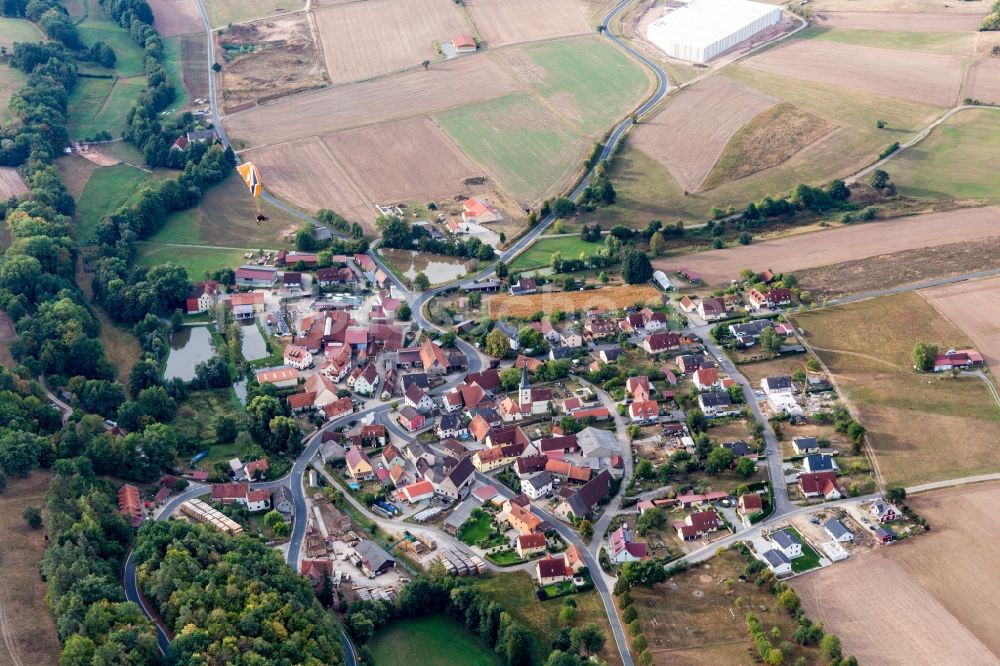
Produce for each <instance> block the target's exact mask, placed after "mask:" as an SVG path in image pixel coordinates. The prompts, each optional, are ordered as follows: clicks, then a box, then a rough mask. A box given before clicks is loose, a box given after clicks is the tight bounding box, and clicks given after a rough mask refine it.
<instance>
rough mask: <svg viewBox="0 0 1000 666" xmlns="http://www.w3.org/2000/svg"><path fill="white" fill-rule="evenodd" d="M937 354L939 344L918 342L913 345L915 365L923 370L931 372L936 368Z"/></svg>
mask: <svg viewBox="0 0 1000 666" xmlns="http://www.w3.org/2000/svg"><path fill="white" fill-rule="evenodd" d="M937 354H938V348H937V345H931V344H928V343H926V342H918V343H917V344H915V345H914V346H913V365H914V366H915V367H916V368H917V370H920V371H921V372H930V371H931V370H933V369H934V358H935V357H936V356H937Z"/></svg>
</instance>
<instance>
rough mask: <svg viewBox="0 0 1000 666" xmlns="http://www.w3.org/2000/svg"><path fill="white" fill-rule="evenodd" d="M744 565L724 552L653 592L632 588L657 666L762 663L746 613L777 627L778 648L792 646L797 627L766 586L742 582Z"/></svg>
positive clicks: (801, 651) (805, 652)
mask: <svg viewBox="0 0 1000 666" xmlns="http://www.w3.org/2000/svg"><path fill="white" fill-rule="evenodd" d="M745 564H746V563H745V561H744V560H743V558H742V556H740V554H739V553H736V552H734V551H731V550H725V551H722V552H721V553H720V554H718V555H716V556H715V557H713V558H712V559H711V560H709V561H708V562H706V563H705V564H701V565H699V566H697V567H694V568H692V569H691V570H690V571H686V572H684V573H682V574H678V575H676V576H674V577H673V578H671V579H670V580H669V581H668V582H667V583H658V584H657V585H656V586H655V587H653V588H652V589H646V588H644V587H634V588H632V591H631V594H632V599H633V602H632V605H633V606H634V607H635V609H636V610H637V611H638V613H639V622H640V623H641V625H642V633H643V636H645V637H646V640H647V641H648V643H649V648H648V649H649V652H650V654H652V655H653V663H654V664H657V665H658V666H666V665H667V664H670V665H674V664H683V665H684V666H701V665H703V664H704V665H705V666H709V665H714V664H754V663H757V662H756V660H755V659H754V657H755V656H756V650H755V649H754V644H753V641H752V639H751V638H750V637H749V636H748V634H747V630H746V624H745V622H744V617H745V615H746V613H747V611H753V613H754V614H755V615H757V617H758V618H759V619H760V621H761V624H762V625H763V626H764V627H766V628H767V631H770V630H771V627H777V628H778V631H779V633H780V634H781V639H780V640H777V641H774V643H775V644H776V645H777V644H778V643H780V642H781V641H782V640H788V641H791V636H792V634H794V633H795V629H796V628H797V626H798V624H797V623H796V622H795V620H793V619H792V617H791V616H790V615H789V614H788V613H786V612H785V611H783V610H782V609H781V607H780V606H779V605H778V604H777V602H776V601H775V598H774V596H772V595H771V594H770V593H769V592H768V591H767V587H766V586H764V587H757V586H756V585H754V584H753V583H749V582H740V580H739V577H740V575H741V574H742V573H743V567H744V566H745ZM737 599H740V601H737ZM796 654H797V655H808V656H813V655H812V651H811V650H808V649H804V648H801V647H799V648H796ZM808 656H807V658H808ZM791 662H792V659H789V660H788V661H787V662H786V663H791ZM809 663H812V662H811V661H810V662H809Z"/></svg>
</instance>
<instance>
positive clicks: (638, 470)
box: [635, 458, 655, 480]
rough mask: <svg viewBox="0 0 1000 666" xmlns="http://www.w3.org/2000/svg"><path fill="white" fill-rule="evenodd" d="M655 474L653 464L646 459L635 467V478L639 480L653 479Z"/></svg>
mask: <svg viewBox="0 0 1000 666" xmlns="http://www.w3.org/2000/svg"><path fill="white" fill-rule="evenodd" d="M654 472H655V470H654V469H653V463H652V462H650V461H649V460H647V459H646V458H643V459H642V460H640V461H639V462H638V463H637V464H636V466H635V476H636V478H637V479H643V480H645V479H651V478H653V473H654Z"/></svg>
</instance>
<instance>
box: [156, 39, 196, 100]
mask: <svg viewBox="0 0 1000 666" xmlns="http://www.w3.org/2000/svg"><path fill="white" fill-rule="evenodd" d="M182 58H183V55H182V53H181V38H180V37H171V38H169V39H164V40H163V66H164V68H165V69H166V70H167V74H169V75H170V78H171V80H172V81H173V82H174V83H175V85H174V89H175V90H176V91H177V93H176V94H175V95H174V101H173V102H172V103H171V104H170V108H171V109H182V108H184V106H185V105H186V104H187V103H188V100H189V99H190V95H189V94H188V89H187V88H186V87H184V85H183V83H184V75H183V71H184V70H183V61H182ZM203 64H204V63H203Z"/></svg>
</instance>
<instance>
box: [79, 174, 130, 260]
mask: <svg viewBox="0 0 1000 666" xmlns="http://www.w3.org/2000/svg"><path fill="white" fill-rule="evenodd" d="M146 178H147V174H146V172H144V171H140V170H139V169H135V168H133V167H130V166H127V165H124V164H119V165H118V166H111V167H101V168H99V169H96V170H95V171H94V172H93V173H91V174H90V178H89V179H88V180H87V184H86V187H84V188H83V192H82V193H81V194H80V196H79V200H78V202H77V203H78V205H77V213H76V218H77V227H76V238H77V240H78V241H79V242H81V243H86V242H89V241H92V240H96V237H97V225H98V223H99V222H100V221H101V218H103V217H104V216H105V215H107V214H108V213H110V212H112V211H114V210H116V209H117V208H118V207H119V206H121V205H122V204H123V203H125V201H126V200H128V198H129V197H130V196H132V194H133V193H134V192H135V191H136V189H137V188H138V187H139V185H140V184H142V183H143V182H144V181H145V180H146Z"/></svg>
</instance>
